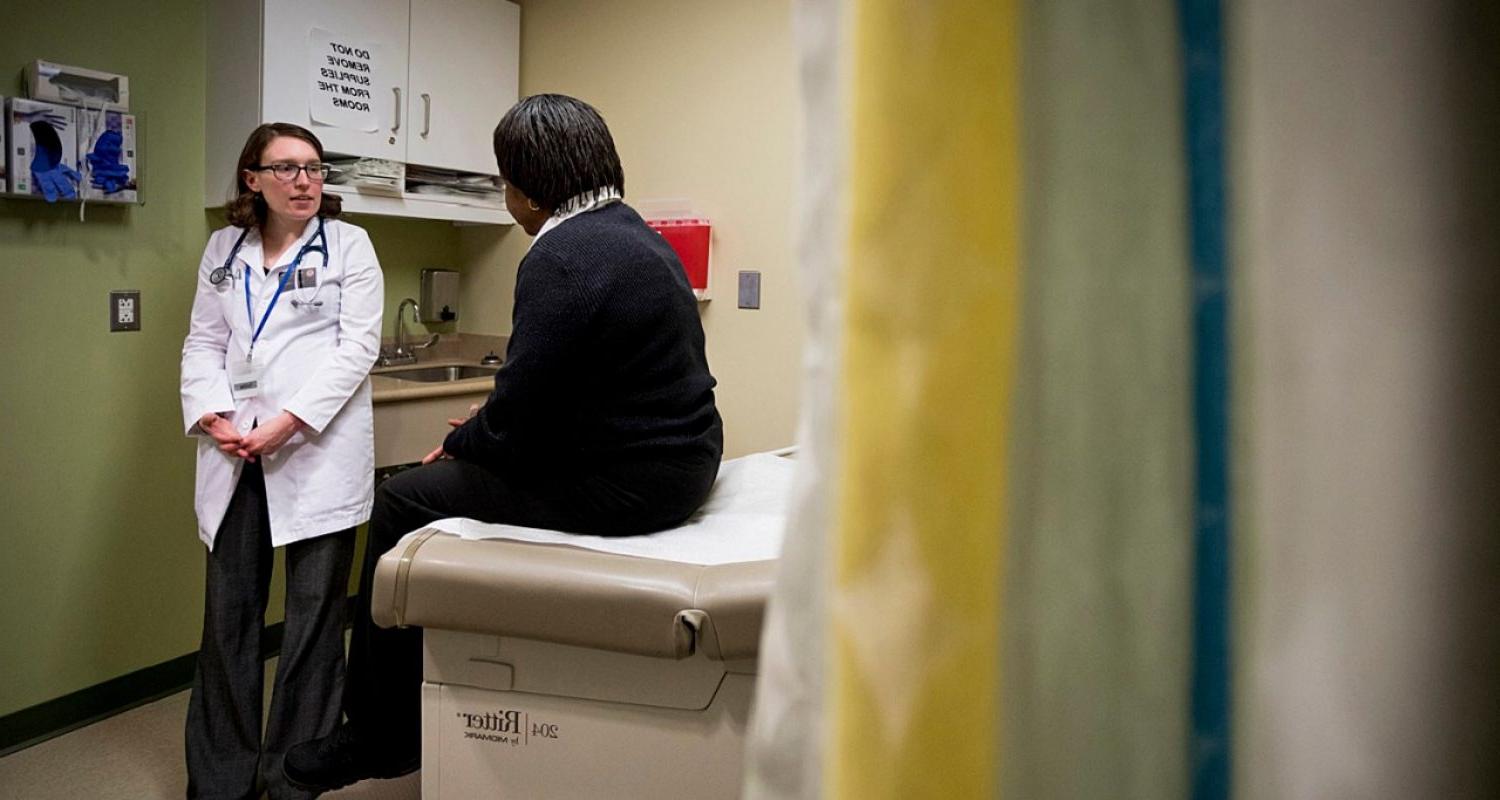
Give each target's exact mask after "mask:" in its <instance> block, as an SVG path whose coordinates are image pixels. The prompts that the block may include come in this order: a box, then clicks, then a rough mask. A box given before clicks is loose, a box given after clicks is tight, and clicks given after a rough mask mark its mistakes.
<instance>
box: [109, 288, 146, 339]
mask: <svg viewBox="0 0 1500 800" xmlns="http://www.w3.org/2000/svg"><path fill="white" fill-rule="evenodd" d="M109 329H110V331H111V332H114V331H138V330H140V329H141V292H140V290H139V289H115V290H113V291H111V292H110V293H109Z"/></svg>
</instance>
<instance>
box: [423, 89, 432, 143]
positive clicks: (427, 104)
mask: <svg viewBox="0 0 1500 800" xmlns="http://www.w3.org/2000/svg"><path fill="white" fill-rule="evenodd" d="M429 130H432V95H430V94H428V93H426V92H423V93H422V138H423V139H426V138H427V132H428V131H429Z"/></svg>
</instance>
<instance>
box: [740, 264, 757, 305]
mask: <svg viewBox="0 0 1500 800" xmlns="http://www.w3.org/2000/svg"><path fill="white" fill-rule="evenodd" d="M740 308H760V273H759V272H754V271H745V272H741V273H740Z"/></svg>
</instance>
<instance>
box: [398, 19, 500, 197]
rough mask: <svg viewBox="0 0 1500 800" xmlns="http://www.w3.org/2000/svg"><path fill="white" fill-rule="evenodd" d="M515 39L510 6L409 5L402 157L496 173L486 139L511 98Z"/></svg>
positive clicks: (488, 139) (490, 173) (412, 160)
mask: <svg viewBox="0 0 1500 800" xmlns="http://www.w3.org/2000/svg"><path fill="white" fill-rule="evenodd" d="M520 40H521V9H520V6H517V5H516V4H515V3H509V2H505V0H421V1H420V2H413V3H412V7H411V65H410V67H409V68H408V75H409V76H410V80H409V81H408V85H409V86H410V87H411V97H410V99H409V100H408V101H407V109H408V114H409V116H410V117H411V131H410V133H409V135H408V137H407V149H406V160H407V161H409V162H410V163H413V164H424V165H427V166H432V167H445V168H448V169H457V170H463V171H465V172H481V173H485V174H489V175H493V174H495V172H496V168H495V151H494V146H493V144H492V138H493V133H494V130H495V123H497V122H499V121H500V117H501V116H503V115H504V114H505V112H506V111H508V110H509V109H510V107H511V106H513V105H515V102H516V92H517V90H518V88H519V83H518V78H519V71H520Z"/></svg>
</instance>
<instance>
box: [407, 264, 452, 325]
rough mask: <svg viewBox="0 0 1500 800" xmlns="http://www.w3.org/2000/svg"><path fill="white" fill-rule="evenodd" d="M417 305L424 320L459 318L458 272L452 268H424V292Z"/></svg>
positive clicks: (446, 320)
mask: <svg viewBox="0 0 1500 800" xmlns="http://www.w3.org/2000/svg"><path fill="white" fill-rule="evenodd" d="M417 306H418V308H420V309H421V311H422V321H423V322H452V321H454V320H456V319H458V273H457V272H455V271H453V270H451V269H424V270H422V292H421V298H420V299H419V300H418V301H417Z"/></svg>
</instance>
